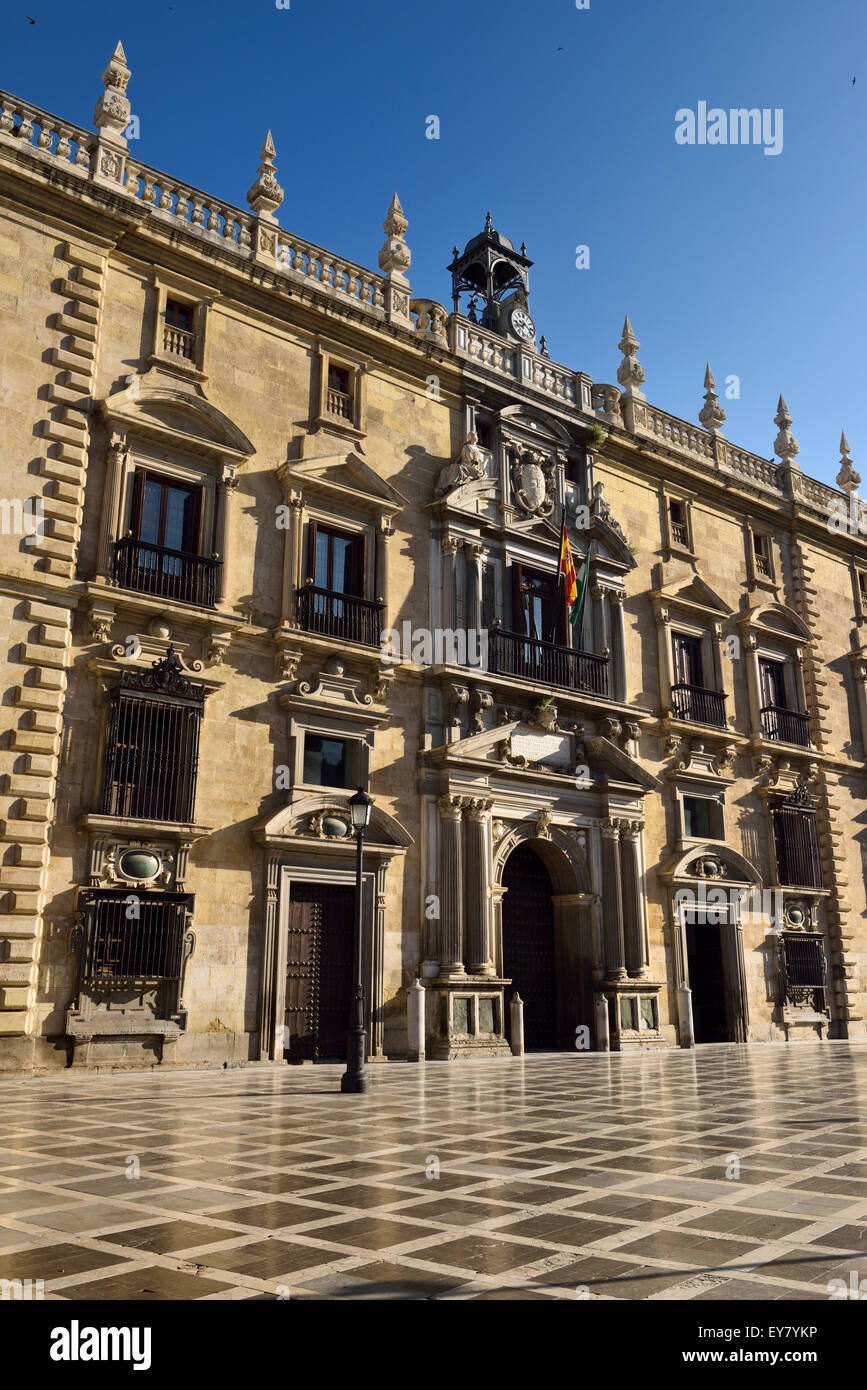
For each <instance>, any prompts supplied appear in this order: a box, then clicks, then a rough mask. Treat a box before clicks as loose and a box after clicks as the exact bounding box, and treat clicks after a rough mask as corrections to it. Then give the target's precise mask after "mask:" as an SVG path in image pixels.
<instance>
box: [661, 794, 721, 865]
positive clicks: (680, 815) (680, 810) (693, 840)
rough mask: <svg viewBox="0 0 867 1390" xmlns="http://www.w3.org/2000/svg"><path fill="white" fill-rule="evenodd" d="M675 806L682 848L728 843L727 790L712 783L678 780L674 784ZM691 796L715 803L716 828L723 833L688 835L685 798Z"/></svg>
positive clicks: (679, 842) (679, 840) (698, 799)
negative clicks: (681, 781)
mask: <svg viewBox="0 0 867 1390" xmlns="http://www.w3.org/2000/svg"><path fill="white" fill-rule="evenodd" d="M673 790H674V806H675V815H676V817H677V831H678V837H677V843H678V845H679V847H680V848H681V849H684V850H686V849H689V848H690V846H692V845H699V846H700V845H705V844H725V843H726V824H725V792H724V791H721V790H720V789H719V787H718V786H714V785H713V784H712V783H709V782H708V783H701V782H690V783H688V784H687V783H683V784H681V783H680V782H676V783H675V785H674V789H673ZM686 797H690V798H692V799H693V800H697V801H709V802H712V803H713V804H714V806H715V807H716V808H718V810H717V817H718V818H717V824H716V827H715V828H716V829H717V830H720V831H721V832H722V833H721V834H719V835H687V833H686V811H685V808H684V804H683V803H684V800H685V798H686Z"/></svg>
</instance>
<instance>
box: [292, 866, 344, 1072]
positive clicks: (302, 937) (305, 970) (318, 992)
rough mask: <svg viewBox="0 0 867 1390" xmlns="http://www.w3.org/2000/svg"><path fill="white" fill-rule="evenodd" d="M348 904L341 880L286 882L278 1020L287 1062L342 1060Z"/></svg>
mask: <svg viewBox="0 0 867 1390" xmlns="http://www.w3.org/2000/svg"><path fill="white" fill-rule="evenodd" d="M353 906H354V889H352V888H348V887H344V886H343V885H342V884H329V883H294V884H293V885H292V896H291V898H290V901H289V921H288V935H289V940H288V946H287V951H286V1014H285V1020H284V1022H285V1025H286V1032H285V1033H284V1051H285V1055H286V1056H287V1058H288V1060H289V1061H290V1062H303V1061H314V1062H316V1061H326V1060H332V1061H345V1060H346V1034H347V1030H348V1027H349V1006H350V1002H351V998H352V963H353V930H354V920H353Z"/></svg>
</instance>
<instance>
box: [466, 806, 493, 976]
mask: <svg viewBox="0 0 867 1390" xmlns="http://www.w3.org/2000/svg"><path fill="white" fill-rule="evenodd" d="M492 805H493V802H491V801H484V800H480V799H477V798H474V799H473V800H471V801H470V802H469V803H468V805H467V807H466V810H465V812H464V816H465V819H466V864H465V872H466V911H465V921H466V938H467V957H468V960H469V973H470V974H471V975H493V974H495V973H496V972H495V970H494V962H493V960H492V959H491V926H490V921H491V906H490V893H489V882H490V862H489V861H490V856H489V854H488V817H489V815H490V811H491V806H492Z"/></svg>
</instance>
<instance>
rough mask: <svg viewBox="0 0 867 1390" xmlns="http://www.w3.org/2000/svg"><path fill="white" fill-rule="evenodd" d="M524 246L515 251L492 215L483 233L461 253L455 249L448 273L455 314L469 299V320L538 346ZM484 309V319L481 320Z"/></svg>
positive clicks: (530, 262) (508, 336)
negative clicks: (531, 309)
mask: <svg viewBox="0 0 867 1390" xmlns="http://www.w3.org/2000/svg"><path fill="white" fill-rule="evenodd" d="M526 250H527V248H526V246H525V245H524V244H523V243H522V244H521V249H520V251H516V250H515V248H514V246H513V245H512V243H511V241H509V239H508V237H504V236H502V235H501V233H500V232H497V231H495V230H494V225H493V223H492V221H491V214H490V213H488V215H487V217H486V219H485V228H484V231H482V232H479V234H478V236H474V237H473V238H472V240H471V241H468V242H467V244H466V246H465V247H464V250H463V251H462V252H459V251H458V248H457V247H455V248H454V251H453V255H454V259H453V261H452V263H451V265H450V266H448V270H449V271H450V272H451V277H452V299H453V301H454V306H455V313H456V314H459V313H460V312H461V295H462V294H466V295H468V296H469V302H468V305H467V317H468V318H469V319H470V320H471V321H472V322H474V323H480V324H481V326H482V327H483V328H487V329H490V330H491V331H492V332H494V333H501V334H502V335H503V336H504V337H506V338H517V339H519V340H520V341H521V342H524V343H535V340H536V325H535V324H534V323H533V320H532V319H531V317H530V314H529V301H530V284H529V270H530V266H531V265H532V264H533V262H532V261H531V260H529V259H528V258H527V255H526ZM478 306H481V318H479V317H478Z"/></svg>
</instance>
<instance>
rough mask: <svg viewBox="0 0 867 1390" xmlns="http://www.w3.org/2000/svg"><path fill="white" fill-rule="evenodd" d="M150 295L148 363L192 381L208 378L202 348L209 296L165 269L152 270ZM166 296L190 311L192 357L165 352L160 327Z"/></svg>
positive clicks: (161, 326)
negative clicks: (152, 311) (151, 314)
mask: <svg viewBox="0 0 867 1390" xmlns="http://www.w3.org/2000/svg"><path fill="white" fill-rule="evenodd" d="M151 298H152V303H153V307H154V320H153V330H152V333H151V346H150V352H149V354H148V359H147V360H148V364H149V365H150V366H159V367H161V368H163V369H165V370H168V371H172V372H175V373H177V374H178V375H179V376H182V377H185V378H192V379H193V380H194V381H200V382H202V381H207V379H208V377H207V373H206V370H205V349H206V343H207V324H208V310H209V309H210V308H211V306H212V305H213V303H214V300H213V298H212V297H210V296H208V295H203V294H202V292H201V289H200V288H199V286H198V285H196V284H194V282H193V281H191V280H187V279H185V278H184V277H182V276H180V275H170V274H167V273H166V272H165V271H162V270H160V271H155V272H154V275H153V281H152V285H151ZM169 299H173V300H176V301H177V302H178V303H180V304H185V305H187V306H188V307H189V308H191V309H192V311H193V329H192V331H193V334H194V335H195V355H194V357H193V359H192V360H190V359H189V358H186V357H180V356H178V354H177V353H174V352H167V351H166V349H165V347H164V346H163V328H164V323H165V312H166V303H167V301H168V300H169Z"/></svg>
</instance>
